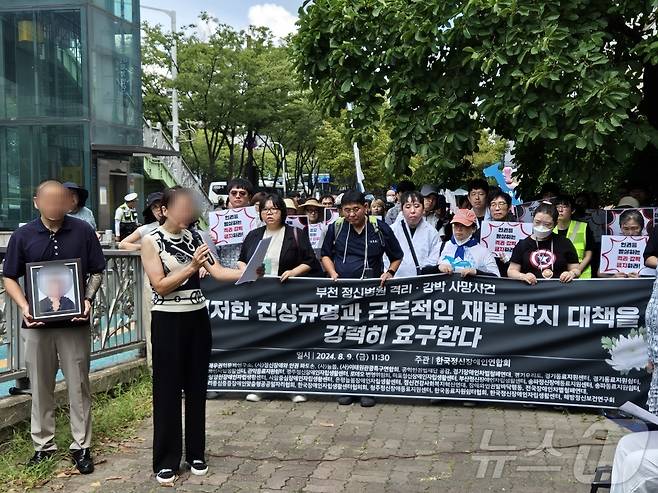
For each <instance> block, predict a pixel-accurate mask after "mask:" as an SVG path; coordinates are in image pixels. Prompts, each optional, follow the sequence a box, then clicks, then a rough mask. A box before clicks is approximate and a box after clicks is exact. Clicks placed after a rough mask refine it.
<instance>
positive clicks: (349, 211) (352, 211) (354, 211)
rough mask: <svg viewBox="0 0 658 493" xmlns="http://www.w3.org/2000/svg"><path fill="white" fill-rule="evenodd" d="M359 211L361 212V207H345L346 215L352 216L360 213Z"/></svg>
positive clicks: (344, 212)
mask: <svg viewBox="0 0 658 493" xmlns="http://www.w3.org/2000/svg"><path fill="white" fill-rule="evenodd" d="M359 212H361V207H354V208H353V209H352V208H349V207H345V208H344V209H343V214H345V215H346V216H351V215H352V214H358V213H359Z"/></svg>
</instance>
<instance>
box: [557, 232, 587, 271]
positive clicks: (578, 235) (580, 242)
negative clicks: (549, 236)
mask: <svg viewBox="0 0 658 493" xmlns="http://www.w3.org/2000/svg"><path fill="white" fill-rule="evenodd" d="M553 232H554V233H556V234H557V232H558V229H557V226H556V227H555V230H554V231H553ZM567 238H569V239H570V240H571V243H573V246H574V247H576V252H577V253H578V260H580V261H581V262H582V261H583V258H584V257H585V243H586V241H587V223H583V222H580V221H571V222H570V223H569V229H568V230H567ZM590 263H591V262H590ZM591 277H592V270H591V269H590V266H589V265H588V266H587V268H586V269H585V270H584V271H583V272H582V274H580V279H590V278H591Z"/></svg>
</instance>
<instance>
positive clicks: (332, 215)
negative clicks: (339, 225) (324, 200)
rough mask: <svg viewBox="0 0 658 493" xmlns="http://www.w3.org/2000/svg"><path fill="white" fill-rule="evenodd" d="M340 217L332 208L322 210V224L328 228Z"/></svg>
mask: <svg viewBox="0 0 658 493" xmlns="http://www.w3.org/2000/svg"><path fill="white" fill-rule="evenodd" d="M339 217H340V214H339V212H338V209H335V208H333V207H327V208H326V209H325V210H324V223H325V224H326V225H327V226H329V225H330V224H333V223H335V222H336V219H338V218H339Z"/></svg>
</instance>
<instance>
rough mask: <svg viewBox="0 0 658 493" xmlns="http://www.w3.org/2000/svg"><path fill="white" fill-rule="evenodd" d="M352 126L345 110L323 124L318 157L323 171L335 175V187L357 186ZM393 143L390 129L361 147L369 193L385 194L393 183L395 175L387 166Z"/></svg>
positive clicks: (382, 130)
mask: <svg viewBox="0 0 658 493" xmlns="http://www.w3.org/2000/svg"><path fill="white" fill-rule="evenodd" d="M348 126H349V122H348V118H347V112H346V111H343V112H342V113H341V115H340V116H339V117H338V118H328V119H326V120H325V121H324V122H323V123H322V127H321V131H320V136H319V138H318V149H317V158H318V161H319V165H320V169H321V170H322V171H323V172H326V173H329V174H331V178H332V184H334V185H335V186H337V187H339V188H351V187H354V186H355V185H356V167H355V162H354V149H353V145H352V142H351V139H350V131H349V129H348ZM390 142H391V139H390V137H389V135H388V131H387V129H385V128H379V129H378V130H377V132H376V133H375V134H374V135H370V137H369V138H368V140H367V142H366V143H365V144H362V145H361V146H360V147H359V154H360V157H361V168H362V170H363V174H364V177H365V187H366V190H368V191H381V190H383V189H385V188H387V187H388V186H390V185H391V183H392V181H393V175H392V174H391V173H389V172H388V171H387V170H386V167H385V166H384V162H385V160H386V156H387V153H388V148H389V146H390Z"/></svg>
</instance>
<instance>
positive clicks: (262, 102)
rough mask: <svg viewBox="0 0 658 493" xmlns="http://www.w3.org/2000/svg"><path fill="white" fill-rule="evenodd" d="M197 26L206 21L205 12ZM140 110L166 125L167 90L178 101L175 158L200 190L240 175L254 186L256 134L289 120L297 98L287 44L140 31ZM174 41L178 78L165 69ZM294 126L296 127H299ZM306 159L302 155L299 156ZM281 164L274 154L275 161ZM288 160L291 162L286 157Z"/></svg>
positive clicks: (262, 32) (262, 33)
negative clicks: (194, 177) (179, 157)
mask: <svg viewBox="0 0 658 493" xmlns="http://www.w3.org/2000/svg"><path fill="white" fill-rule="evenodd" d="M201 20H204V21H205V20H208V17H207V15H206V14H202V15H201ZM144 34H145V35H144V38H143V47H142V51H143V59H144V65H145V67H146V68H145V70H144V71H143V73H144V75H143V82H144V83H143V88H144V89H143V90H144V108H145V114H146V116H147V118H151V119H152V120H154V121H158V122H161V123H162V124H163V126H166V125H167V123H168V122H169V121H170V119H171V111H170V106H169V105H170V99H169V95H168V91H170V90H171V89H172V88H174V87H175V88H176V89H177V90H178V92H179V95H180V120H181V127H182V130H181V144H182V145H181V152H182V153H183V155H184V157H185V158H186V160H187V161H188V162H189V163H190V164H191V167H192V169H193V171H195V172H196V173H197V174H199V175H200V176H201V177H202V180H203V181H204V182H205V183H206V184H207V183H208V182H211V181H215V180H217V179H218V178H231V177H233V176H245V177H247V178H249V179H250V180H252V181H253V182H254V183H258V181H259V171H261V172H262V171H264V168H265V164H266V163H267V161H268V160H267V159H266V158H265V156H264V154H263V155H261V156H260V158H259V159H258V160H257V158H256V154H257V152H258V151H257V149H258V148H259V147H261V146H262V142H263V140H265V141H266V142H267V141H268V140H272V139H268V138H261V135H267V132H268V131H270V130H273V129H276V128H277V126H278V127H279V128H280V127H281V126H282V124H283V123H282V122H286V121H287V122H289V123H290V122H291V119H292V115H293V114H294V112H295V104H296V103H297V102H298V101H299V100H300V99H301V97H300V96H299V94H300V93H301V89H300V85H299V81H298V80H297V78H296V77H295V74H294V70H293V66H292V64H291V61H290V57H289V51H288V48H287V47H286V46H275V44H274V42H273V37H272V34H271V33H270V31H269V30H267V29H266V28H250V29H249V30H246V31H236V30H234V29H233V28H232V27H230V26H226V25H221V24H219V25H218V26H217V28H216V29H215V30H214V31H213V32H212V33H210V36H208V38H207V39H201V38H200V37H199V35H198V34H197V30H196V29H195V26H188V27H186V28H185V29H183V30H182V31H181V32H179V33H174V34H171V33H165V32H163V29H162V26H159V25H158V26H148V25H145V26H144ZM174 41H175V42H176V43H177V47H178V78H177V79H176V80H175V81H174V80H172V78H171V75H170V73H169V72H168V71H167V70H163V67H170V66H171V63H172V61H171V60H172V59H171V50H172V46H173V43H174ZM300 128H301V127H300ZM306 152H307V153H308V151H306ZM274 157H275V159H276V161H277V165H279V166H280V156H278V155H276V154H275V155H274ZM293 157H294V156H293Z"/></svg>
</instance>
